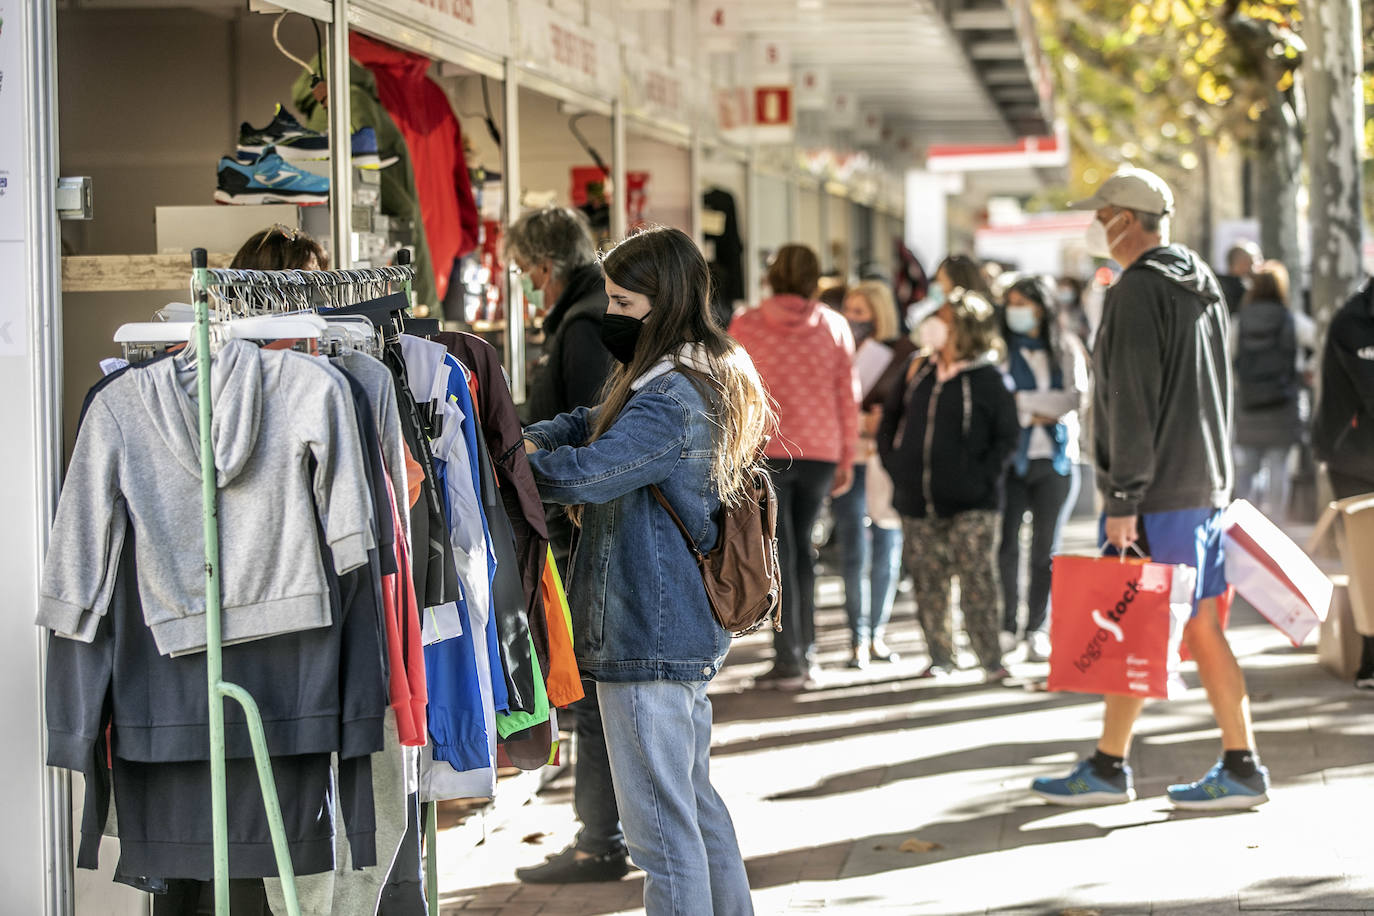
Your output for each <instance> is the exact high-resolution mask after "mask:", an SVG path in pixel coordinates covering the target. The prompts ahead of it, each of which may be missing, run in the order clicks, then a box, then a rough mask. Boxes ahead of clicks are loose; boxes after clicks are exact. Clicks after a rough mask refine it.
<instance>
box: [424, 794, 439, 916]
mask: <svg viewBox="0 0 1374 916" xmlns="http://www.w3.org/2000/svg"><path fill="white" fill-rule="evenodd" d="M425 807H426V809H427V811H426V813H425V896H426V897H428V898H429V916H439V803H438V802H429V803H427V804H426V805H425Z"/></svg>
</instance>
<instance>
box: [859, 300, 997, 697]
mask: <svg viewBox="0 0 1374 916" xmlns="http://www.w3.org/2000/svg"><path fill="white" fill-rule="evenodd" d="M928 320H930V321H933V322H936V325H935V326H933V328H932V329H933V330H935V331H936V333H935V334H933V335H932V334H930V333H929V332H927V334H924V335H923V337H924V338H925V339H927V340H931V341H932V343H933V346H932V347H931V349H929V350H925V351H921V352H918V353H916V354H914V355H913V356H912V357H911V358H910V359H909V360H908V361H907V368H906V371H905V376H904V378H905V384H903V385H897V386H894V388H893V391H892V393H891V394H890V395H889V397H888V400H887V403H886V404H885V405H884V408H883V419H882V424H881V425H880V426H879V428H878V454H879V455H880V456H881V458H882V462H883V466H884V467H885V468H886V469H887V472H888V474H889V475H891V477H892V485H893V498H892V505H893V508H895V509H896V510H897V512H898V513H899V514H900V515H901V516H902V534H903V542H904V544H905V548H906V549H905V553H906V567H907V571H908V572H909V573H910V574H911V577H912V581H913V583H914V585H915V589H916V615H917V619H918V620H919V621H920V624H921V629H922V631H923V632H924V633H925V639H926V650H927V651H928V652H929V653H930V664H929V666H927V668H926V669H925V671H924V672H923V673H922V675H921V676H922V677H936V676H939V675H942V674H945V673H948V672H949V671H950V670H952V669H953V667H954V663H955V657H954V640H953V634H952V632H951V623H950V607H949V597H950V585H951V580H952V579H953V577H954V576H958V577H959V604H960V607H961V608H962V609H963V612H964V627H965V629H966V630H967V631H968V635H969V641H970V642H972V643H973V651H974V653H975V654H976V655H977V656H978V661H979V663H980V664H981V665H982V666H983V670H984V671H985V673H986V676H987V679H988V680H989V681H1001V680H1004V679H1006V678H1007V677H1008V673H1007V669H1006V668H1004V667H1003V666H1002V650H1001V646H1000V644H999V642H998V638H997V632H998V626H999V625H1000V622H1001V619H1002V588H1001V584H1000V582H999V576H998V571H997V535H998V532H999V531H1000V530H1001V525H1002V516H1001V511H1000V504H1001V495H1002V480H1003V476H1004V474H1005V472H1006V466H1007V461H1008V459H1010V458H1011V455H1012V452H1014V451H1015V450H1016V444H1017V440H1018V439H1019V437H1020V434H1021V428H1020V426H1019V424H1018V423H1017V418H1016V401H1015V400H1014V399H1013V398H1012V395H1011V392H1010V391H1009V390H1008V389H1007V386H1006V383H1005V381H1004V380H1003V378H1002V373H1001V371H1000V370H999V369H998V368H997V365H998V363H999V362H1001V359H1002V354H1003V351H1004V349H1005V344H1004V343H1003V341H1002V338H1001V335H1000V333H999V332H998V327H997V319H996V316H995V314H994V312H993V309H992V305H991V304H989V303H988V301H987V300H986V299H984V298H983V297H982V296H979V295H977V294H976V293H971V292H966V291H965V290H963V289H962V288H956V289H955V290H954V291H953V292H952V293H950V295H949V298H948V299H947V300H946V301H945V303H944V304H943V305H942V306H940V310H939V311H938V312H936V313H935V315H933V316H932V317H931V318H930V319H928ZM941 338H943V339H941Z"/></svg>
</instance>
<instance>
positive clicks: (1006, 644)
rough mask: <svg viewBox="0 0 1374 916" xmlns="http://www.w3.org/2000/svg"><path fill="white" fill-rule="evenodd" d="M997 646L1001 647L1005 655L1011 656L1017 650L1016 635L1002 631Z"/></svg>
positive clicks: (998, 636)
mask: <svg viewBox="0 0 1374 916" xmlns="http://www.w3.org/2000/svg"><path fill="white" fill-rule="evenodd" d="M997 644H998V645H999V646H1001V648H1002V654H1003V655H1010V654H1011V653H1012V652H1013V651H1015V649H1016V634H1015V633H1009V632H1007V631H1006V630H1003V631H1001V632H1000V633H998V634H997Z"/></svg>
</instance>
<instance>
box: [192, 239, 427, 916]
mask: <svg viewBox="0 0 1374 916" xmlns="http://www.w3.org/2000/svg"><path fill="white" fill-rule="evenodd" d="M409 255H410V252H409V251H408V250H406V249H402V250H401V252H400V255H399V257H398V259H397V260H398V261H399V263H400V265H401V266H399V267H382V268H363V269H359V270H337V271H274V272H271V273H268V272H265V271H250V270H233V269H214V270H212V269H210V268H209V267H208V263H207V262H208V256H207V254H206V251H205V249H204V248H197V249H195V250H193V251H192V252H191V268H192V277H191V290H192V301H193V303H194V306H195V321H194V325H195V327H194V340H195V346H196V352H197V354H198V357H197V359H196V391H197V397H198V400H199V409H200V461H201V498H202V512H203V517H204V533H205V627H206V634H205V637H206V638H205V672H206V678H207V682H208V687H209V697H210V709H209V724H210V805H211V817H212V825H213V831H214V861H215V879H214V882H215V916H229V833H228V830H229V821H228V809H227V792H226V787H225V745H224V700H225V698H226V697H227V698H229V699H232V700H234V701H235V702H236V703H238V704H239V705H240V706H241V707H242V708H243V712H244V716H245V718H246V720H247V725H248V734H249V738H250V740H251V742H252V747H253V760H254V763H255V764H256V766H257V771H258V782H259V784H260V785H261V787H262V797H263V804H264V806H265V807H266V809H267V820H268V824H269V827H270V829H271V833H272V850H273V853H274V855H275V857H276V861H277V873H278V875H279V876H280V878H281V884H282V897H283V898H284V900H285V903H286V909H287V913H288V914H289V916H300V904H299V902H298V901H297V897H296V878H295V871H294V869H293V867H292V864H291V854H290V850H289V848H288V846H287V840H286V829H285V826H284V823H283V820H282V814H281V805H280V802H279V801H278V799H277V790H276V783H275V781H274V779H273V776H272V760H271V756H270V755H269V753H268V750H267V739H266V736H265V734H264V732H263V727H262V717H261V715H260V714H259V712H258V707H257V703H256V702H254V700H253V697H252V695H251V694H249V693H248V691H246V690H244V689H243V688H242V687H240V686H238V685H237V684H232V683H229V682H227V681H225V680H224V669H223V657H222V650H223V645H222V641H221V632H220V611H221V607H220V600H221V596H220V578H219V576H220V571H219V516H218V508H217V493H216V471H215V455H214V439H213V437H212V435H211V429H212V422H211V421H212V420H213V409H212V405H211V403H210V362H211V360H210V353H211V351H210V292H211V290H212V289H214V290H225V289H237V290H240V291H247V290H258V291H260V293H262V294H267V293H268V291H269V290H270V291H271V293H270V294H278V293H280V294H281V302H282V304H283V305H285V304H287V303H288V302H289V301H291V300H293V299H294V301H295V302H296V303H297V304H298V305H299V306H300V310H302V311H304V310H308V309H309V308H311V304H310V303H309V301H308V297H307V296H305V295H304V293H305V292H306V291H308V290H311V289H315V290H321V291H327V292H328V293H330V294H332V295H334V296H335V297H336V298H338V299H342V298H352V296H353V295H366V293H365V292H364V291H365V290H367V289H369V288H383V289H384V288H386V287H389V286H390V284H392V283H401V284H403V285H404V290H405V294H406V299H407V301H409V298H410V286H411V280H412V278H413V276H414V269H413V268H411V267H410V266H409V261H410V257H409ZM245 308H246V297H245ZM431 818H432V809H431ZM431 825H432V820H431ZM427 859H428V862H427V871H428V878H429V883H431V884H432V885H433V886H435V888H436V892H435V894H434V895H433V896H432V897H431V900H430V912H432V913H436V914H437V913H438V900H437V896H438V895H437V870H436V868H435V865H434V853H433V846H431V847H430V848H429V855H428V856H427Z"/></svg>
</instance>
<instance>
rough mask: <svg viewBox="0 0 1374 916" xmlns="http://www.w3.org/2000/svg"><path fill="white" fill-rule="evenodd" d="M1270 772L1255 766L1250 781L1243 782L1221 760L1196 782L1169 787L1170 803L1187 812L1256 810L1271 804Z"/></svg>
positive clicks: (1243, 780) (1244, 780)
mask: <svg viewBox="0 0 1374 916" xmlns="http://www.w3.org/2000/svg"><path fill="white" fill-rule="evenodd" d="M1268 792H1269V770H1268V769H1266V768H1265V767H1262V766H1261V767H1256V772H1255V775H1254V776H1253V777H1252V778H1250V779H1241V778H1240V777H1238V776H1236V775H1234V774H1232V773H1231V772H1230V771H1229V770H1227V769H1226V768H1225V767H1224V766H1222V763H1221V761H1220V760H1218V761H1217V764H1216V766H1214V767H1212V768H1211V769H1210V770H1208V771H1207V775H1206V776H1204V777H1202V778H1201V779H1199V780H1198V781H1197V782H1193V783H1186V784H1179V785H1175V786H1170V787H1169V801H1171V802H1173V804H1174V807H1175V808H1181V809H1182V810H1184V811H1208V810H1211V809H1213V808H1222V809H1243V808H1255V807H1258V806H1260V805H1262V804H1264V803H1265V802H1267V801H1269V795H1268Z"/></svg>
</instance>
